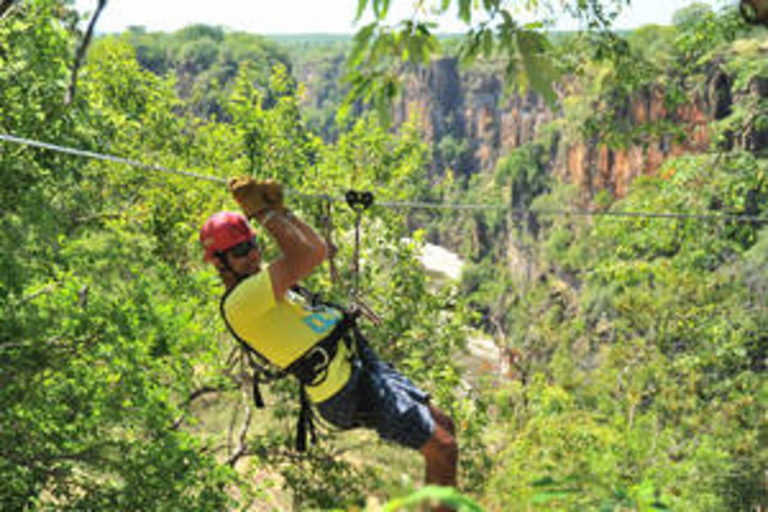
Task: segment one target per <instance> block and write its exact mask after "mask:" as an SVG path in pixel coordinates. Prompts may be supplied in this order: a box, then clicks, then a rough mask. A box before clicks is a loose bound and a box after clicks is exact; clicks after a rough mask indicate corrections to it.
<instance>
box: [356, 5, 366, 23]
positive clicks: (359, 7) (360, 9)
mask: <svg viewBox="0 0 768 512" xmlns="http://www.w3.org/2000/svg"><path fill="white" fill-rule="evenodd" d="M367 6H368V0H357V13H356V14H355V21H359V20H360V18H362V17H363V13H364V12H365V8H366V7H367Z"/></svg>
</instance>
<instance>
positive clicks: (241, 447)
mask: <svg viewBox="0 0 768 512" xmlns="http://www.w3.org/2000/svg"><path fill="white" fill-rule="evenodd" d="M241 391H242V393H243V405H244V407H243V408H244V409H245V418H243V425H242V426H241V427H240V432H239V433H238V436H237V450H235V452H234V453H233V454H232V456H231V457H230V458H229V460H228V461H227V464H229V465H230V466H232V467H233V468H234V467H235V464H237V461H238V460H240V458H241V457H242V456H243V455H245V454H246V443H245V437H246V436H247V435H248V429H249V428H250V426H251V417H252V416H253V410H251V406H250V405H248V404H249V402H250V400H249V399H248V392H247V391H246V390H245V389H242V390H241Z"/></svg>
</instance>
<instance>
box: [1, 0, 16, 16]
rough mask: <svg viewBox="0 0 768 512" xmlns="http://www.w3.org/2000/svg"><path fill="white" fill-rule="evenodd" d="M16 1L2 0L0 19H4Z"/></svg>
mask: <svg viewBox="0 0 768 512" xmlns="http://www.w3.org/2000/svg"><path fill="white" fill-rule="evenodd" d="M15 2H16V0H0V20H1V19H3V17H4V16H5V13H6V12H8V9H10V8H11V6H12V5H13V4H14V3H15Z"/></svg>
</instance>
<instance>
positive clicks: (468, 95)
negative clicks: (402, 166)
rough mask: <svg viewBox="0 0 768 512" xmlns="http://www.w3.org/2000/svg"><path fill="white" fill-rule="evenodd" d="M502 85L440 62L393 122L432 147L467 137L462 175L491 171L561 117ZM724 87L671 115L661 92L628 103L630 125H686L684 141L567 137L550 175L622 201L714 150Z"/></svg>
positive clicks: (588, 193) (715, 84) (562, 92)
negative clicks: (415, 122)
mask: <svg viewBox="0 0 768 512" xmlns="http://www.w3.org/2000/svg"><path fill="white" fill-rule="evenodd" d="M502 87H503V84H502V81H501V79H500V78H498V77H495V76H493V75H492V74H490V73H486V74H481V73H479V72H477V71H472V70H470V71H462V72H460V71H459V68H458V64H457V63H456V61H455V60H454V59H440V60H436V61H435V62H434V63H433V65H432V67H431V68H430V69H429V70H423V71H421V72H420V73H418V74H414V75H412V76H411V77H410V78H409V80H408V81H407V86H406V87H405V94H404V95H403V99H402V101H401V103H400V104H399V105H398V107H397V108H396V109H395V110H394V113H395V116H394V119H395V121H396V123H400V122H403V121H405V120H406V119H408V118H409V116H411V115H414V114H416V115H417V116H419V118H420V119H421V122H422V126H423V129H424V134H425V137H426V139H427V140H428V141H431V142H433V143H437V142H439V140H440V139H441V138H442V137H443V136H445V135H451V136H452V137H454V138H457V139H459V138H460V137H464V138H467V139H468V140H469V148H470V149H469V155H468V158H467V160H466V161H465V162H464V164H465V165H463V166H462V169H460V170H461V171H463V173H464V174H473V173H476V172H488V171H492V170H493V169H494V168H495V166H496V163H497V160H498V159H499V158H500V157H503V156H504V155H506V154H508V153H509V152H510V151H512V150H514V149H515V148H518V147H520V146H522V145H524V144H526V143H529V142H533V141H534V140H536V139H537V137H539V136H540V135H541V131H542V128H543V127H544V126H545V125H547V124H548V123H549V122H551V121H552V120H553V119H555V118H556V114H555V113H554V112H553V111H552V110H550V109H549V108H548V107H547V105H546V104H545V103H544V101H543V100H542V99H541V98H540V97H539V96H538V95H536V94H533V93H528V94H523V95H521V94H515V95H513V96H512V97H509V96H508V95H504V94H503V91H502ZM724 87H725V88H729V87H730V85H729V83H728V80H727V77H725V79H723V75H722V74H721V75H717V74H715V75H713V77H710V79H709V82H708V87H707V90H706V92H705V94H699V93H692V94H691V96H690V98H689V101H688V102H687V103H684V104H683V105H680V106H679V107H677V108H676V109H674V110H673V111H671V112H670V111H668V109H667V108H666V106H665V97H664V92H663V91H662V90H661V89H660V88H658V87H653V88H651V89H650V90H646V91H643V92H640V93H638V94H637V95H636V96H634V97H632V98H629V100H628V101H627V106H626V108H625V109H624V110H623V112H622V113H620V114H619V115H620V116H621V115H623V116H624V117H625V118H626V119H625V121H626V123H627V124H629V125H630V126H633V127H638V126H641V125H643V124H648V123H650V124H652V123H657V122H660V121H665V122H670V123H673V124H674V125H675V126H678V127H682V130H683V134H682V136H681V137H679V138H678V139H677V140H672V138H671V137H670V136H669V135H666V136H651V135H646V136H643V138H642V139H641V140H635V142H634V143H632V144H629V145H627V146H625V147H618V148H610V147H608V146H607V145H606V144H605V143H603V142H602V141H594V142H585V141H583V140H578V139H573V138H571V139H565V138H561V139H560V140H559V142H558V143H557V147H553V148H552V158H550V166H551V172H552V173H553V174H554V175H555V176H556V177H557V178H558V179H561V180H564V181H566V182H569V183H573V184H576V185H578V186H579V187H580V188H581V189H582V191H583V197H584V199H585V200H586V201H589V199H590V198H591V197H592V196H593V195H594V194H595V193H597V192H598V191H600V190H604V189H607V190H609V191H611V192H612V193H613V194H614V195H615V196H617V197H622V196H624V195H625V194H626V193H627V190H628V188H629V186H630V185H631V183H632V181H633V180H634V179H635V178H637V177H638V176H641V175H648V174H654V173H655V172H656V171H657V170H658V169H659V167H660V166H661V165H662V164H663V162H664V161H665V160H666V159H667V158H669V157H672V156H677V155H680V154H682V153H686V152H702V151H706V150H707V149H708V148H709V146H710V144H711V134H710V131H709V124H710V123H711V122H712V121H713V120H714V119H715V116H716V114H717V112H718V111H720V110H722V109H723V108H725V109H728V108H730V96H728V100H727V104H726V105H724V106H723V105H718V104H717V100H714V99H713V98H715V97H717V95H718V94H719V95H720V96H722V92H723V91H722V89H723V88H724ZM573 88H574V85H573V84H571V85H567V84H566V85H565V86H560V87H558V94H559V96H560V97H561V98H564V97H565V96H566V95H567V94H569V92H570V91H572V90H573ZM727 94H728V95H730V92H729V91H727ZM721 103H722V101H721ZM753 138H754V137H753ZM436 166H437V168H436V169H434V171H435V172H437V173H440V168H439V166H440V162H439V158H438V159H437V161H436Z"/></svg>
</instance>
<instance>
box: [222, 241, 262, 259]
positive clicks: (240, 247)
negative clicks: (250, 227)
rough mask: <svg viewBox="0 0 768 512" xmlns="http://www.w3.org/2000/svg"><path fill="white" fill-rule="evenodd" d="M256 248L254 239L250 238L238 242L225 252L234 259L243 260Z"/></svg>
mask: <svg viewBox="0 0 768 512" xmlns="http://www.w3.org/2000/svg"><path fill="white" fill-rule="evenodd" d="M257 247H258V245H257V244H256V238H251V239H250V240H246V241H245V242H240V243H239V244H237V245H235V246H233V247H232V248H230V249H228V250H227V252H228V253H230V254H231V255H232V256H234V257H235V258H244V257H246V256H248V253H249V252H251V250H252V249H255V248H257Z"/></svg>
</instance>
